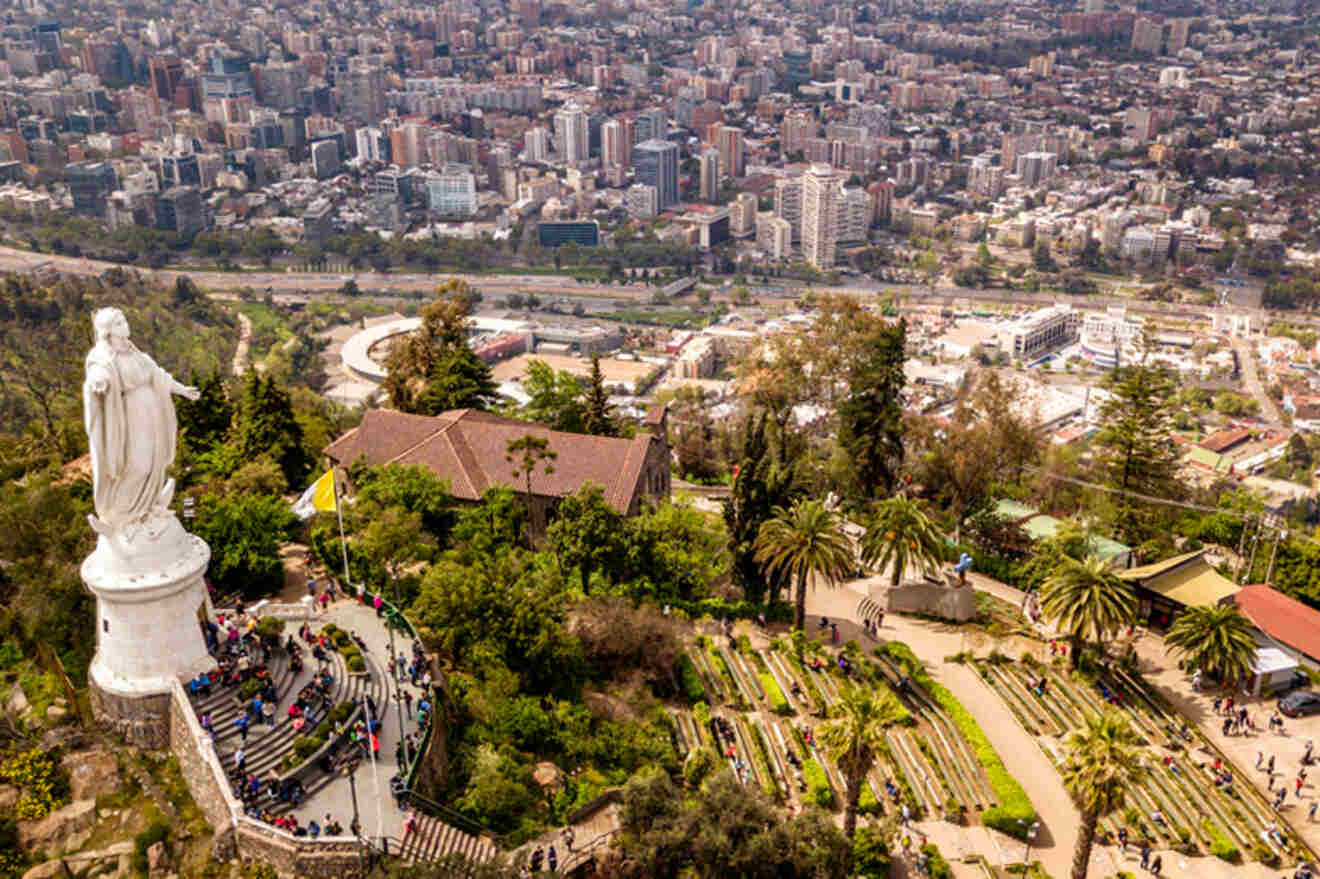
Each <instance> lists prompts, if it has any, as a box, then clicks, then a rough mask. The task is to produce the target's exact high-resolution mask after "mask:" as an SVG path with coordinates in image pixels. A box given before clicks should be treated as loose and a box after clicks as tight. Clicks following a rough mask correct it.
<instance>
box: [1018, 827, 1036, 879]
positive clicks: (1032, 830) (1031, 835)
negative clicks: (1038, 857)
mask: <svg viewBox="0 0 1320 879" xmlns="http://www.w3.org/2000/svg"><path fill="white" fill-rule="evenodd" d="M1025 823H1026V822H1025V821H1019V822H1018V824H1025ZM1039 832H1040V822H1039V821H1033V822H1032V823H1031V826H1030V827H1029V828H1027V854H1026V858H1025V866H1026V867H1027V869H1031V843H1032V841H1034V840H1035V838H1036V834H1037V833H1039Z"/></svg>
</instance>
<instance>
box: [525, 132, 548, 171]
mask: <svg viewBox="0 0 1320 879" xmlns="http://www.w3.org/2000/svg"><path fill="white" fill-rule="evenodd" d="M523 153H524V154H525V155H526V157H527V161H529V162H544V161H546V160H548V159H549V158H550V130H549V129H547V128H542V127H541V126H539V125H538V126H536V127H535V128H529V129H527V134H526V135H524V136H523Z"/></svg>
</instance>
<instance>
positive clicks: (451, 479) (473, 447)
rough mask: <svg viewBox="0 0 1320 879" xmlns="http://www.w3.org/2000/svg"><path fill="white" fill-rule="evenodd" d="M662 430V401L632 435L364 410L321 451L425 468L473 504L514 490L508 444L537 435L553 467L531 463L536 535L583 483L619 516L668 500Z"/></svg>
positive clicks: (347, 459) (474, 414)
mask: <svg viewBox="0 0 1320 879" xmlns="http://www.w3.org/2000/svg"><path fill="white" fill-rule="evenodd" d="M667 431H668V418H667V413H666V410H665V407H663V406H657V407H656V408H655V409H653V410H652V411H651V412H650V413H648V414H647V416H646V419H645V421H644V422H643V423H642V427H641V429H640V430H639V431H638V433H637V436H635V437H634V438H632V439H620V438H615V437H604V436H588V435H586V434H579V433H563V432H560V431H555V430H551V429H550V428H548V427H545V426H544V425H541V424H535V423H533V422H530V421H520V420H518V419H516V418H503V417H501V416H499V415H492V414H491V413H489V412H480V411H478V410H476V409H455V410H452V411H450V412H442V413H440V414H439V415H434V416H431V415H409V414H407V413H404V412H396V411H394V410H392V409H369V410H367V413H366V415H364V416H363V418H362V423H361V424H360V425H358V426H357V427H355V428H354V429H352V430H350V431H349V432H348V433H346V434H344V435H343V436H341V437H340V438H339V439H337V440H335V441H334V442H333V443H331V444H330V445H329V446H327V447H326V449H325V454H326V456H327V457H328V458H329V459H330V461H331V463H332V464H333V465H334V466H336V467H339V468H343V469H347V468H349V467H351V466H352V465H353V464H355V463H357V462H358V461H360V460H361V461H365V462H366V463H367V464H369V465H370V466H372V467H380V466H383V465H385V464H402V465H404V466H421V467H425V468H426V469H428V470H430V471H431V472H432V473H434V474H435V475H436V476H438V477H439V478H441V479H443V480H445V481H446V482H448V483H449V491H450V493H451V494H452V495H453V496H454V497H455V498H457V499H459V500H463V501H471V502H476V501H479V500H481V496H482V495H483V494H484V493H485V492H486V490H487V489H490V488H495V487H497V486H508V487H510V488H513V489H514V490H515V491H521V490H522V489H523V488H524V487H525V481H524V479H523V478H520V477H518V476H515V475H514V468H515V466H516V463H517V462H516V461H515V462H514V463H510V462H509V461H508V460H506V458H505V455H506V454H507V450H508V446H509V443H510V442H512V441H514V440H517V439H520V438H522V437H524V436H527V435H528V434H531V435H532V436H537V437H544V438H545V439H546V440H547V441H548V442H549V449H550V451H552V452H554V453H555V454H556V455H557V457H556V458H555V459H554V461H553V468H554V469H553V471H552V472H550V473H546V472H545V468H544V467H538V468H537V469H536V472H535V474H534V475H533V476H532V498H533V503H532V505H531V507H532V528H533V530H534V531H535V532H536V533H537V535H538V536H539V535H541V534H544V531H545V525H546V522H547V520H548V515H549V514H550V513H551V512H552V511H553V510H554V508H555V507H556V506H558V504H559V501H560V500H561V499H562V498H565V497H567V496H568V495H570V494H574V493H575V492H577V491H578V489H580V488H582V486H583V485H584V484H586V483H587V482H595V483H597V484H599V485H600V486H601V487H602V488H604V490H605V500H606V502H607V503H608V504H609V505H610V506H611V507H613V508H614V509H615V510H617V511H618V512H619V513H621V514H623V515H625V516H632V515H636V514H637V513H639V512H640V511H641V509H642V506H643V504H644V503H645V502H646V501H648V500H654V501H659V500H664V499H666V498H668V497H669V441H668V437H667ZM516 458H517V456H516V455H515V459H516Z"/></svg>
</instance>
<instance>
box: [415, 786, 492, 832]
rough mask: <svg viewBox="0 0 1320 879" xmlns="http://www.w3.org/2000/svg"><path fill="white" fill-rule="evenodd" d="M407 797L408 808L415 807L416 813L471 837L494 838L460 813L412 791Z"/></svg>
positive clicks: (479, 825) (476, 822)
mask: <svg viewBox="0 0 1320 879" xmlns="http://www.w3.org/2000/svg"><path fill="white" fill-rule="evenodd" d="M407 796H408V806H409V807H410V808H411V807H413V806H416V807H418V811H420V812H423V813H425V814H427V815H430V816H431V817H433V818H439V819H441V820H442V821H444V822H445V823H447V824H452V825H453V826H455V827H457V828H458V829H459V830H462V831H463V832H464V833H470V834H472V835H473V836H482V835H483V834H485V835H491V836H494V834H493V833H492V832H491V831H490V829H489V828H486V827H483V826H482V825H481V823H480V822H478V821H474V820H473V819H471V818H469V817H468V816H466V815H464V814H463V813H462V812H458V811H455V810H454V809H451V808H449V807H448V806H445V805H442V804H440V803H437V802H436V801H435V800H432V799H430V798H428V797H425V796H422V795H421V794H419V793H415V792H413V791H409V792H408V795H407Z"/></svg>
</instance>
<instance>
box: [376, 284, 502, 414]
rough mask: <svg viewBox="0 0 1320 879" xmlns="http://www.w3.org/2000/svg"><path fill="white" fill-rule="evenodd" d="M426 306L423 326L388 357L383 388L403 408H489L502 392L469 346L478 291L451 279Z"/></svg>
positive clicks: (430, 410) (431, 411)
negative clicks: (470, 322)
mask: <svg viewBox="0 0 1320 879" xmlns="http://www.w3.org/2000/svg"><path fill="white" fill-rule="evenodd" d="M438 293H439V296H438V297H437V298H436V300H435V301H434V302H432V303H431V304H430V305H428V306H426V307H425V308H423V309H422V325H421V326H420V327H418V329H417V330H416V331H415V332H413V333H411V334H409V335H408V336H407V337H405V338H403V339H401V340H400V341H399V342H398V343H397V344H395V346H394V348H393V349H392V350H391V351H390V356H389V358H388V360H386V364H385V365H386V369H387V375H386V377H385V382H384V385H383V387H384V388H385V393H386V394H388V395H389V398H390V405H391V406H393V407H394V408H396V409H398V410H400V411H403V412H415V413H418V414H421V415H435V414H437V413H439V412H444V411H446V410H448V409H488V408H490V406H491V404H492V403H494V402H495V400H496V399H497V397H498V394H497V392H496V390H495V382H494V379H492V378H491V373H490V367H489V366H488V365H487V364H486V363H485V362H484V361H482V359H481V358H480V357H478V356H477V355H476V352H474V351H473V350H472V346H471V345H469V344H468V339H467V325H468V312H469V311H470V310H471V308H472V302H473V297H474V291H473V290H472V289H471V288H470V287H469V286H468V285H467V284H466V283H464V282H463V281H449V282H447V283H446V284H445V285H444V286H442V287H441V288H440V290H439V291H438Z"/></svg>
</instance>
